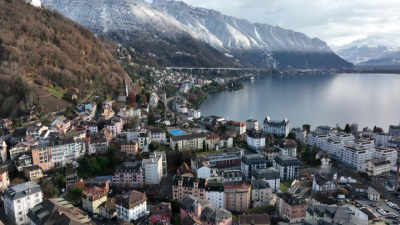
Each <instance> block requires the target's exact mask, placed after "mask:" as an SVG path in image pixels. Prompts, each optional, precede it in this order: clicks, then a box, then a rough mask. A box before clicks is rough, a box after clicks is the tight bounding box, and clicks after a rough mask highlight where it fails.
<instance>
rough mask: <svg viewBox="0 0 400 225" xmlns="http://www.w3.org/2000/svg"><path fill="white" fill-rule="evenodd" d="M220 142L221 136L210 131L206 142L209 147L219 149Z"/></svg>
mask: <svg viewBox="0 0 400 225" xmlns="http://www.w3.org/2000/svg"><path fill="white" fill-rule="evenodd" d="M219 142H220V137H219V135H218V134H215V133H210V134H207V136H206V144H207V146H208V148H209V149H218V148H219V147H221V146H219V144H220V143H219Z"/></svg>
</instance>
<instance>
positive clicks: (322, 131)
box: [315, 126, 336, 134]
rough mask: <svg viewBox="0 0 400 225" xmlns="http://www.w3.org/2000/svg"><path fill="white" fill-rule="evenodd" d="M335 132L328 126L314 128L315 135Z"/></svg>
mask: <svg viewBox="0 0 400 225" xmlns="http://www.w3.org/2000/svg"><path fill="white" fill-rule="evenodd" d="M334 132H336V129H334V128H333V127H330V126H318V127H317V128H315V133H317V134H330V133H334Z"/></svg>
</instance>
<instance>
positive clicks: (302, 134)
mask: <svg viewBox="0 0 400 225" xmlns="http://www.w3.org/2000/svg"><path fill="white" fill-rule="evenodd" d="M292 132H293V133H294V134H295V135H296V139H297V140H299V141H301V142H303V143H307V130H306V129H303V128H300V127H296V128H293V129H292Z"/></svg>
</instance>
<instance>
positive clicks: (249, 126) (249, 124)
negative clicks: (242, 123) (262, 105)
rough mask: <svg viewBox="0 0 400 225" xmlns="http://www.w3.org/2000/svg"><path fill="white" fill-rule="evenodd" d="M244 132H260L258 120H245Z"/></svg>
mask: <svg viewBox="0 0 400 225" xmlns="http://www.w3.org/2000/svg"><path fill="white" fill-rule="evenodd" d="M246 130H260V126H259V123H258V120H254V119H248V120H246Z"/></svg>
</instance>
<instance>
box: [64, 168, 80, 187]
mask: <svg viewBox="0 0 400 225" xmlns="http://www.w3.org/2000/svg"><path fill="white" fill-rule="evenodd" d="M78 180H79V179H78V171H77V170H76V169H66V170H65V188H66V190H67V191H68V190H69V189H70V188H73V187H77V185H78Z"/></svg>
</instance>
